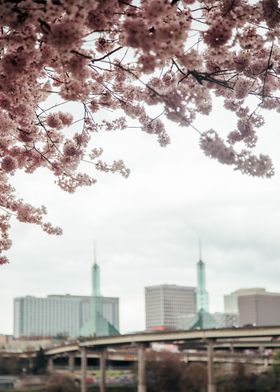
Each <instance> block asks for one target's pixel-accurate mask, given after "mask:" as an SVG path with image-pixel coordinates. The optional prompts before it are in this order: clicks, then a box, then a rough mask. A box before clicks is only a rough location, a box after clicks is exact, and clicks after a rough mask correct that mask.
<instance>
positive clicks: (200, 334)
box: [46, 326, 280, 392]
mask: <svg viewBox="0 0 280 392" xmlns="http://www.w3.org/2000/svg"><path fill="white" fill-rule="evenodd" d="M155 342H162V343H174V344H178V345H179V346H180V345H181V346H184V347H186V348H187V347H188V346H189V345H190V346H191V345H193V344H199V345H200V347H204V349H205V351H206V352H207V363H208V390H207V391H208V392H215V383H214V360H215V350H217V349H218V348H219V349H221V348H228V349H231V350H234V349H235V348H237V347H240V348H241V347H242V348H243V349H244V348H248V347H251V348H256V347H269V348H279V347H280V326H279V327H251V328H227V329H209V330H187V331H161V332H151V333H146V332H139V333H135V334H127V335H119V336H106V337H95V338H92V339H89V340H86V341H84V342H78V343H77V344H72V345H65V346H61V347H55V348H52V349H49V350H47V351H46V354H47V355H48V356H49V357H50V358H52V357H53V356H57V355H66V354H68V355H69V363H70V367H73V355H75V353H77V352H79V355H80V356H81V374H82V377H81V390H82V392H86V391H87V385H86V372H87V356H88V355H89V353H90V352H92V351H98V352H99V356H100V371H101V378H100V392H105V379H106V356H107V349H108V348H114V347H115V348H118V347H134V348H136V349H137V360H138V392H146V383H145V349H146V348H147V347H149V345H150V344H151V343H155ZM204 357H205V358H206V354H204ZM71 364H72V365H71Z"/></svg>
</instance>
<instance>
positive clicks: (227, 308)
mask: <svg viewBox="0 0 280 392" xmlns="http://www.w3.org/2000/svg"><path fill="white" fill-rule="evenodd" d="M265 292H266V290H265V289H264V288H261V287H251V288H246V289H239V290H236V291H234V292H232V293H231V294H227V295H224V312H225V313H235V314H238V297H239V296H240V295H247V294H262V293H265Z"/></svg>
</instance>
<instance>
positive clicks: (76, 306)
mask: <svg viewBox="0 0 280 392" xmlns="http://www.w3.org/2000/svg"><path fill="white" fill-rule="evenodd" d="M118 334H119V298H116V297H104V296H102V295H101V292H100V269H99V266H98V264H97V263H96V260H95V262H94V265H93V266H92V295H91V296H74V295H69V294H67V295H48V296H47V297H46V298H37V297H32V296H26V297H20V298H15V299H14V336H15V337H17V338H18V337H22V336H26V337H31V336H42V337H44V336H58V335H63V336H67V337H71V338H75V337H78V336H106V335H118Z"/></svg>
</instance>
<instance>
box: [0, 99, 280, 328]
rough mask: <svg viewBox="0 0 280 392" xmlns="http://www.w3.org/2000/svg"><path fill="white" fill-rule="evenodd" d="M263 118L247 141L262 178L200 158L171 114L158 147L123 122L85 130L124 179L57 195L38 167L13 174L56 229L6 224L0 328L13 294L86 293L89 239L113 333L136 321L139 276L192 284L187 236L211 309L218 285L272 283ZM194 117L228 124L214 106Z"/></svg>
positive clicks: (277, 221) (275, 284) (105, 178)
mask: <svg viewBox="0 0 280 392" xmlns="http://www.w3.org/2000/svg"><path fill="white" fill-rule="evenodd" d="M265 116H266V118H267V124H266V126H265V127H264V128H263V129H261V130H260V134H261V139H262V140H261V141H260V143H259V146H260V147H259V150H260V151H262V152H264V153H269V154H270V155H271V157H272V158H273V160H274V164H275V167H276V175H275V177H274V178H273V179H270V180H266V179H255V178H250V177H247V176H243V175H242V174H241V173H240V172H235V171H233V170H232V169H231V168H230V167H226V166H222V165H220V164H219V163H216V162H215V161H213V160H209V159H208V158H207V157H205V156H204V155H203V153H202V152H201V151H200V149H199V147H198V135H197V134H196V133H195V132H194V131H193V130H192V129H187V128H178V127H177V126H176V125H174V124H171V123H168V130H169V134H170V136H171V140H172V143H171V145H170V146H168V147H167V148H161V147H160V146H159V145H158V144H157V142H156V140H155V138H154V136H151V135H146V134H144V133H143V132H141V131H137V130H131V129H130V130H127V131H123V132H121V133H118V132H116V133H106V134H103V135H101V134H100V135H97V136H95V138H94V143H96V146H97V147H99V146H102V147H104V150H105V153H106V156H107V157H110V158H117V159H118V158H121V159H123V160H124V161H125V162H126V164H127V165H128V166H129V167H130V169H131V171H132V172H131V175H130V177H129V178H128V179H123V178H122V177H120V176H119V175H111V174H102V175H99V178H100V180H99V181H98V183H97V185H95V186H94V187H92V188H91V189H90V188H85V189H80V190H78V191H77V192H76V193H75V194H74V195H69V194H67V193H65V192H63V191H62V190H60V189H59V188H58V187H57V186H55V185H54V184H53V178H52V177H51V176H50V175H49V174H48V173H46V172H45V171H43V170H41V171H38V172H37V173H35V174H33V175H25V174H19V175H17V176H16V177H15V178H14V179H13V182H14V184H15V185H16V186H17V190H18V195H19V196H21V197H23V198H24V199H25V200H26V201H29V202H31V203H32V204H34V205H41V204H44V205H46V206H47V208H48V213H49V219H50V220H51V221H52V222H53V223H54V224H58V225H60V226H61V227H62V228H63V229H64V235H63V236H62V237H52V236H48V235H47V234H45V233H43V232H42V231H41V230H40V229H39V228H37V227H35V226H33V225H27V224H20V223H18V222H16V221H15V220H13V221H12V239H13V241H14V244H13V248H12V250H11V251H10V252H9V254H8V255H9V257H10V261H11V263H10V264H9V265H6V266H2V267H1V268H0V287H1V297H0V333H7V334H10V333H12V328H13V298H15V297H17V296H25V295H35V296H45V295H47V294H65V293H71V294H81V295H88V294H90V268H91V265H92V262H93V251H92V248H93V245H92V244H93V240H94V239H95V240H96V242H97V249H98V252H97V253H98V262H99V264H100V266H101V289H102V294H103V295H106V296H119V297H120V320H121V332H123V333H125V332H128V331H134V330H141V329H143V328H144V287H145V286H146V285H154V284H161V283H172V284H179V285H191V286H193V285H195V284H196V262H197V259H198V237H199V236H200V237H201V238H202V244H203V259H204V261H205V262H206V279H207V288H208V291H209V294H210V310H211V311H222V310H223V294H226V293H229V292H231V291H233V290H235V289H238V288H241V287H253V286H261V287H266V288H267V289H268V290H272V291H280V283H279V275H280V263H279V254H280V242H279V232H280V231H279V225H280V208H279V199H280V186H279V185H280V157H279V151H280V138H279V125H278V124H279V118H280V117H279V116H278V117H277V116H276V115H275V116H274V115H272V113H270V112H266V113H265ZM195 125H196V126H197V127H198V128H199V129H201V130H205V129H209V128H210V127H214V128H215V129H217V130H219V131H222V130H225V131H229V130H230V129H231V126H232V121H231V117H230V115H229V114H228V113H227V112H224V111H223V109H222V108H221V107H220V106H217V108H216V110H214V112H213V113H212V115H211V116H210V117H203V118H201V119H199V120H197V121H196V123H195Z"/></svg>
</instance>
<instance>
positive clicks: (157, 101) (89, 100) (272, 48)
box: [0, 0, 280, 264]
mask: <svg viewBox="0 0 280 392" xmlns="http://www.w3.org/2000/svg"><path fill="white" fill-rule="evenodd" d="M0 15H1V18H0V24H1V29H0V35H1V51H0V208H1V215H0V264H3V263H5V262H7V259H6V258H5V256H4V255H3V252H5V251H6V250H7V249H9V247H10V246H11V241H10V240H9V238H8V230H9V223H8V222H9V219H10V217H12V216H15V217H16V218H17V219H18V220H20V221H21V222H29V223H35V224H38V225H40V226H41V227H42V229H43V230H44V231H46V232H47V233H49V234H60V233H61V230H60V229H59V228H56V227H53V226H52V225H51V224H50V223H48V222H45V220H44V219H43V218H44V216H45V214H46V210H45V208H43V207H40V208H35V207H32V206H30V205H29V204H28V203H24V202H23V201H22V200H20V199H17V197H16V195H15V190H14V189H13V188H12V187H11V185H10V182H9V180H10V176H13V175H14V174H15V173H16V172H17V171H18V170H24V171H25V172H26V173H33V172H34V171H35V170H37V169H39V168H41V167H45V168H47V169H49V170H50V171H51V172H52V173H53V175H54V177H55V181H56V183H57V184H58V185H59V186H60V187H61V188H62V189H63V190H65V191H68V192H74V191H75V189H76V188H77V187H80V186H90V185H93V184H95V182H96V180H95V178H93V177H92V176H90V175H89V174H87V173H83V172H80V163H81V162H82V161H90V162H92V163H93V165H92V167H93V168H95V169H96V170H99V171H100V170H102V171H104V172H118V173H120V174H122V175H123V176H125V177H127V176H128V174H129V170H128V169H127V168H126V167H125V165H124V163H123V162H122V161H121V160H119V161H114V162H113V163H112V164H108V163H106V162H104V161H103V160H101V159H100V155H101V154H102V149H100V148H99V147H98V146H92V135H93V134H94V133H95V132H102V131H106V132H107V131H108V132H112V131H116V130H125V129H126V128H127V127H129V126H133V127H135V128H139V129H141V130H142V131H144V132H147V133H149V134H151V135H154V136H155V137H157V139H158V142H159V143H160V145H161V146H166V145H167V144H168V143H169V142H170V139H169V135H168V132H167V130H166V126H165V122H164V119H165V118H167V119H169V120H171V121H174V122H176V123H178V124H179V125H180V126H182V127H186V128H188V127H190V126H192V123H193V121H194V120H195V118H196V116H197V115H199V114H201V115H209V114H210V112H211V110H212V106H213V102H212V100H213V97H214V96H215V95H216V96H218V97H221V98H222V99H223V100H224V107H225V110H229V111H231V112H232V113H234V114H235V115H236V129H230V130H228V131H227V137H226V138H224V137H222V136H221V135H219V132H218V131H216V130H215V131H214V130H200V131H199V132H200V133H201V137H200V147H201V148H202V149H203V151H204V152H205V154H206V155H207V156H209V157H212V158H214V159H217V160H218V161H219V162H221V163H224V164H227V165H232V166H233V167H234V168H235V169H237V170H240V171H241V172H242V173H246V174H249V175H252V176H261V177H270V176H271V175H273V173H274V170H273V166H272V162H271V160H270V159H269V157H267V156H266V155H264V154H261V155H259V156H255V155H254V154H253V151H252V149H253V148H254V147H255V145H256V143H257V139H258V136H257V130H258V128H260V127H261V126H262V125H263V123H264V117H263V115H262V113H261V111H262V110H275V111H277V112H280V98H279V96H278V95H277V93H278V90H279V89H280V47H279V44H278V41H279V34H280V8H279V5H278V1H277V0H259V1H258V0H256V1H253V2H252V1H250V0H197V1H195V0H178V1H174V0H137V1H136V0H59V1H54V0H40V1H37V0H17V1H5V0H0ZM50 97H56V98H58V99H59V103H57V104H56V105H49V107H48V106H46V102H49V101H50V99H49V98H50ZM69 102H76V103H77V104H79V105H80V107H81V111H82V112H83V113H84V115H83V118H82V119H77V118H75V115H74V116H73V113H70V112H69V110H67V103H69ZM252 102H255V103H253V105H255V106H254V107H252ZM64 108H65V110H64ZM108 113H110V114H109V115H108ZM102 116H103V117H102ZM67 127H70V128H71V130H73V129H74V131H73V132H72V131H71V132H68V130H67V129H66V128H67ZM239 146H240V147H239Z"/></svg>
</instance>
